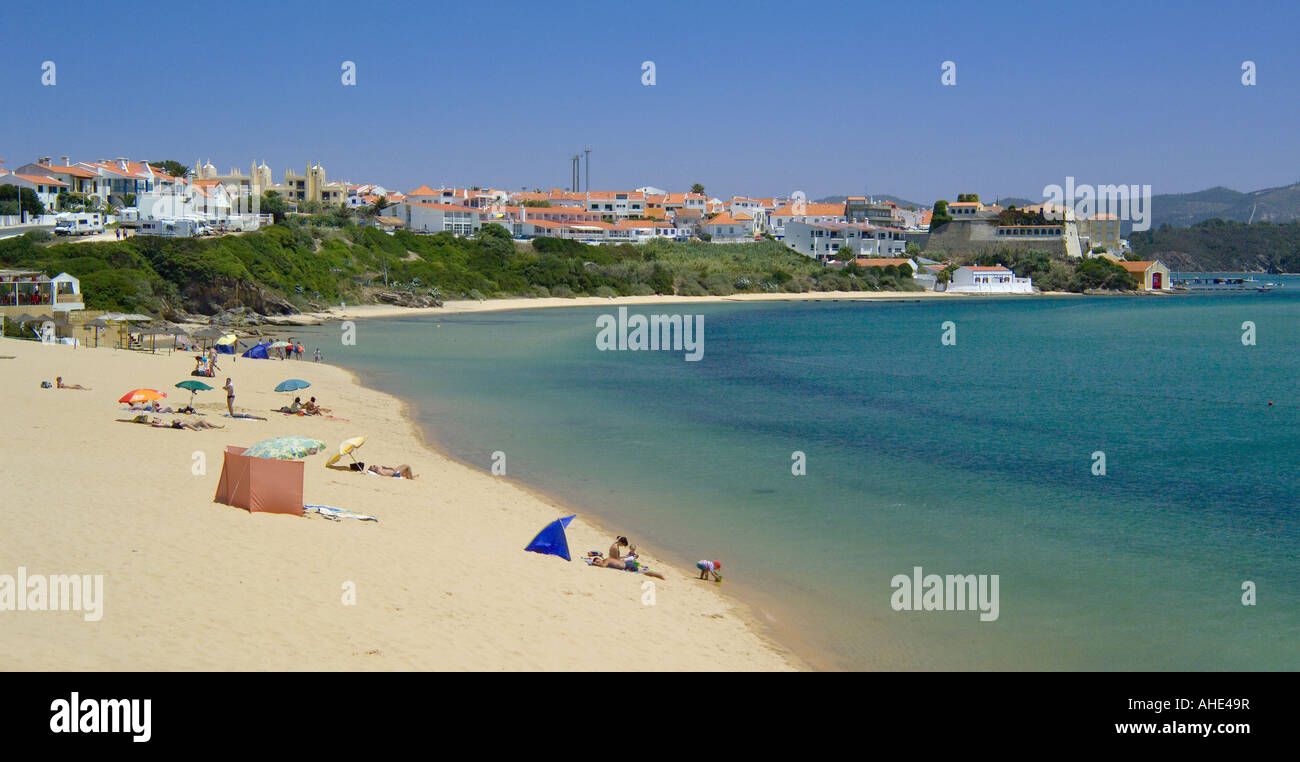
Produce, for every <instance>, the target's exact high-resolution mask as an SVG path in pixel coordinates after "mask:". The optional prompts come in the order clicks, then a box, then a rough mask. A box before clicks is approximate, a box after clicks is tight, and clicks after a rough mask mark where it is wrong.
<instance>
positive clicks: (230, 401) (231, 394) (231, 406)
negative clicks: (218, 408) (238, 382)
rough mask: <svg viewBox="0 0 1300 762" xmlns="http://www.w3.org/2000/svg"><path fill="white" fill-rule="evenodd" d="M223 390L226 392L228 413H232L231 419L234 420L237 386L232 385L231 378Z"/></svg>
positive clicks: (227, 380)
mask: <svg viewBox="0 0 1300 762" xmlns="http://www.w3.org/2000/svg"><path fill="white" fill-rule="evenodd" d="M221 388H222V389H225V390H226V412H228V413H230V417H231V418H234V417H235V385H234V384H233V383H231V381H230V379H229V378H227V379H226V383H225V385H224V386H222V387H221Z"/></svg>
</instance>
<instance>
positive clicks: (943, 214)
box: [930, 199, 952, 231]
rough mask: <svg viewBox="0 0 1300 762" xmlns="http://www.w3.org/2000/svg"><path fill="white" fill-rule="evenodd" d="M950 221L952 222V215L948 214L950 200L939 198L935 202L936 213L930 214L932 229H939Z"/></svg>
mask: <svg viewBox="0 0 1300 762" xmlns="http://www.w3.org/2000/svg"><path fill="white" fill-rule="evenodd" d="M949 222H952V217H951V216H950V215H949V214H948V202H947V201H945V200H943V199H939V200H938V201H936V202H934V214H932V215H931V216H930V230H931V231H935V230H938V229H939V228H941V227H943V226H944V225H947V224H948V223H949Z"/></svg>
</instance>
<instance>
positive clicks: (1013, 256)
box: [945, 248, 1137, 293]
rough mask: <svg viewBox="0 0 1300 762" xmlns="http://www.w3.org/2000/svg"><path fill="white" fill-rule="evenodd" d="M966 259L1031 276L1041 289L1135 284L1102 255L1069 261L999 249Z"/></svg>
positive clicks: (1118, 287)
mask: <svg viewBox="0 0 1300 762" xmlns="http://www.w3.org/2000/svg"><path fill="white" fill-rule="evenodd" d="M967 259H968V261H966V262H963V264H973V265H980V266H983V267H992V266H994V265H1003V266H1005V267H1008V268H1010V269H1011V271H1012V272H1014V273H1015V274H1016V277H1017V278H1033V279H1034V286H1036V287H1037V288H1039V289H1041V290H1043V291H1073V292H1075V293H1082V292H1084V291H1092V290H1103V291H1131V290H1132V289H1133V288H1135V287H1136V285H1137V284H1136V282H1135V281H1134V280H1133V276H1132V275H1130V274H1129V272H1128V270H1125V269H1124V268H1122V267H1120V266H1119V265H1117V264H1115V263H1114V262H1112V261H1110V260H1109V259H1106V258H1105V257H1097V258H1095V259H1083V260H1070V259H1065V258H1062V257H1057V256H1054V255H1052V254H1051V253H1049V252H1046V251H1037V250H1032V249H1029V250H1023V251H1022V250H1017V249H1011V248H1003V249H998V250H997V251H995V252H992V253H988V254H980V255H979V256H976V257H974V258H967ZM953 269H955V268H953ZM945 272H948V271H947V270H945ZM949 277H951V273H949Z"/></svg>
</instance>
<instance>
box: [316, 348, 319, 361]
mask: <svg viewBox="0 0 1300 762" xmlns="http://www.w3.org/2000/svg"><path fill="white" fill-rule="evenodd" d="M316 362H320V347H316Z"/></svg>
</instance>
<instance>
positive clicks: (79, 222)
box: [54, 212, 104, 235]
mask: <svg viewBox="0 0 1300 762" xmlns="http://www.w3.org/2000/svg"><path fill="white" fill-rule="evenodd" d="M102 232H104V218H103V216H101V215H100V213H99V212H65V213H63V214H60V215H59V216H58V217H56V218H55V223H54V234H55V235H93V234H95V233H102Z"/></svg>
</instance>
